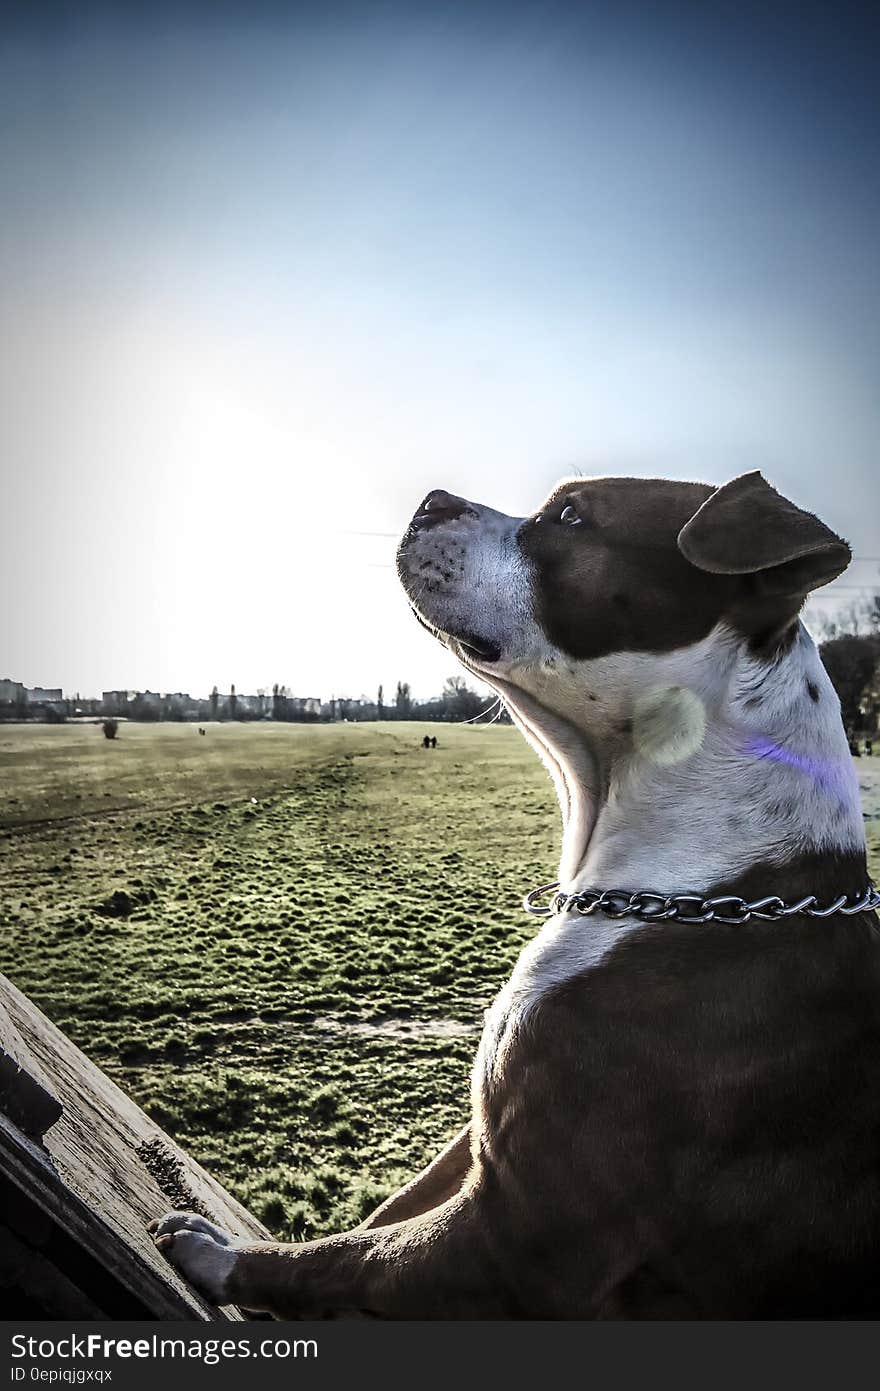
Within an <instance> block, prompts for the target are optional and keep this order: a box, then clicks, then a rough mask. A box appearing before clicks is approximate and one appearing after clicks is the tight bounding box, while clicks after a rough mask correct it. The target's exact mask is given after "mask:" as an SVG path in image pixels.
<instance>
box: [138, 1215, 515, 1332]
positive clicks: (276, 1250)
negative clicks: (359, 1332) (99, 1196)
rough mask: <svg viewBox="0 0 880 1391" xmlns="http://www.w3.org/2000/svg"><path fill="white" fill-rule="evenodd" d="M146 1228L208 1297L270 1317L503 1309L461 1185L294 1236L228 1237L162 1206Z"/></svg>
mask: <svg viewBox="0 0 880 1391" xmlns="http://www.w3.org/2000/svg"><path fill="white" fill-rule="evenodd" d="M152 1227H153V1230H154V1231H155V1234H156V1244H157V1246H159V1247H160V1249H161V1250H162V1251H163V1252H164V1254H165V1255H166V1256H167V1257H168V1259H169V1260H170V1261H171V1262H172V1264H174V1265H175V1266H177V1268H178V1269H179V1270H180V1271H181V1273H182V1274H183V1275H185V1276H186V1278H187V1279H188V1280H189V1281H190V1282H191V1283H192V1284H193V1285H195V1287H196V1288H197V1289H198V1290H200V1291H201V1293H202V1294H204V1295H205V1296H206V1298H208V1299H210V1300H212V1301H213V1302H214V1303H216V1304H238V1305H240V1306H241V1307H242V1308H244V1309H252V1310H257V1311H260V1312H266V1313H270V1314H274V1315H275V1317H276V1318H309V1317H312V1318H315V1317H321V1316H324V1315H327V1314H344V1313H355V1312H365V1313H369V1314H373V1315H375V1316H377V1317H380V1318H401V1319H406V1318H440V1319H442V1318H454V1319H462V1318H503V1317H505V1316H506V1315H507V1314H508V1313H509V1310H508V1309H507V1307H506V1304H505V1300H504V1297H503V1293H502V1291H501V1290H500V1288H499V1281H498V1269H497V1265H496V1264H495V1262H493V1260H492V1259H491V1256H490V1253H489V1251H488V1249H487V1245H486V1240H485V1229H484V1226H483V1224H481V1222H480V1220H479V1216H478V1214H477V1212H476V1210H475V1203H474V1200H473V1195H472V1194H471V1193H469V1192H463V1193H461V1194H459V1195H458V1196H457V1197H456V1198H454V1199H453V1200H452V1201H450V1202H448V1203H445V1204H443V1205H442V1206H441V1207H439V1208H435V1209H434V1210H433V1211H432V1212H430V1213H428V1214H427V1215H426V1216H425V1217H418V1218H414V1219H412V1220H411V1221H409V1222H400V1223H396V1224H395V1225H394V1226H392V1227H379V1228H376V1229H375V1230H370V1231H365V1230H364V1229H363V1228H359V1229H358V1230H356V1231H353V1232H347V1233H345V1234H344V1235H341V1236H331V1237H326V1238H325V1239H324V1240H322V1241H310V1242H304V1243H302V1244H293V1245H285V1244H283V1243H281V1242H270V1241H261V1242H245V1241H237V1240H235V1239H234V1238H231V1237H229V1236H228V1235H227V1234H226V1233H225V1232H222V1231H220V1229H218V1228H216V1227H213V1225H212V1224H211V1223H209V1222H206V1221H205V1220H204V1218H201V1217H195V1216H193V1215H192V1214H191V1213H183V1212H174V1213H170V1214H169V1215H168V1216H167V1217H164V1218H162V1220H161V1221H160V1222H156V1223H153V1224H152Z"/></svg>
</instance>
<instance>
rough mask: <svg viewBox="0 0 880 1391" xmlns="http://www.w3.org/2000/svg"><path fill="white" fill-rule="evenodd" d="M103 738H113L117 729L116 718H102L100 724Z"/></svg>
mask: <svg viewBox="0 0 880 1391" xmlns="http://www.w3.org/2000/svg"><path fill="white" fill-rule="evenodd" d="M101 729H102V730H103V732H104V738H105V739H115V738H116V735H117V732H118V730H119V725H118V723H117V722H116V720H104V721H103V722H102V724H101Z"/></svg>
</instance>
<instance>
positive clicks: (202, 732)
mask: <svg viewBox="0 0 880 1391" xmlns="http://www.w3.org/2000/svg"><path fill="white" fill-rule="evenodd" d="M204 732H205V731H204V730H203V729H202V727H201V725H199V734H204Z"/></svg>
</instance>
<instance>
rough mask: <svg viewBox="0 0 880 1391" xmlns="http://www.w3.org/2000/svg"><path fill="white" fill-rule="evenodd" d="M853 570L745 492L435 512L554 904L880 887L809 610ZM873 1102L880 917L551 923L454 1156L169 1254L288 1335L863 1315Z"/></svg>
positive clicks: (451, 594)
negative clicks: (292, 1220)
mask: <svg viewBox="0 0 880 1391" xmlns="http://www.w3.org/2000/svg"><path fill="white" fill-rule="evenodd" d="M849 559H850V552H849V548H848V547H847V545H846V543H845V542H843V541H842V540H841V539H840V538H839V537H838V536H836V535H835V534H834V533H833V532H832V531H830V530H829V529H828V527H826V526H825V525H823V523H822V522H820V521H819V520H817V518H816V517H814V516H812V515H810V514H809V513H807V512H804V511H802V510H800V509H799V508H798V507H796V506H794V504H792V503H791V502H789V501H787V500H786V499H785V498H783V497H781V496H780V495H779V494H778V493H777V492H775V491H774V490H773V489H772V488H771V487H770V486H769V485H768V484H767V483H766V482H765V481H764V480H763V479H762V478H761V477H760V475H759V474H754V473H753V474H747V475H745V476H744V477H741V478H737V479H734V480H733V482H731V483H728V484H726V485H725V486H724V487H721V488H718V489H713V488H711V487H708V486H704V485H701V484H695V483H674V482H666V481H645V480H636V479H624V478H600V479H576V480H573V481H570V482H568V483H565V484H563V485H562V486H561V487H559V488H558V489H557V490H556V491H555V492H554V493H553V494H552V496H551V497H550V498H549V499H548V501H547V502H546V503H545V504H544V506H543V507H541V508H540V509H539V511H538V512H537V513H535V515H534V516H532V517H527V518H520V517H508V516H505V515H503V514H502V513H500V512H495V511H492V510H491V509H490V508H487V507H483V506H478V505H476V504H473V503H470V502H466V501H464V500H463V499H461V498H457V497H452V496H450V495H449V494H447V493H444V492H433V493H431V494H430V495H429V496H428V497H427V498H426V499H425V501H424V503H423V504H422V506H421V508H420V509H419V511H418V512H417V513H416V515H415V517H414V519H413V521H412V523H411V525H410V527H409V529H408V531H407V532H406V535H405V536H404V538H403V541H402V543H401V546H400V551H399V558H398V566H399V571H400V577H401V580H402V582H403V585H404V588H405V589H406V591H407V594H408V596H409V599H410V600H411V602H412V605H413V607H414V609H415V611H416V613H417V615H418V616H419V618H420V619H421V620H422V622H424V623H425V624H427V625H428V627H430V628H431V629H432V631H433V632H435V633H436V635H437V637H438V638H439V639H440V640H441V641H442V642H443V643H445V644H446V645H447V647H448V648H449V649H450V650H451V651H452V652H453V653H455V655H456V656H457V657H458V658H459V659H460V660H461V662H462V663H463V664H464V666H465V667H467V668H468V669H469V670H470V671H472V672H474V673H475V674H477V675H478V676H479V677H481V678H482V679H483V680H485V681H487V682H488V683H489V684H490V685H492V686H493V687H494V688H495V689H496V690H497V691H498V692H499V693H500V695H502V696H503V698H504V701H505V703H506V705H507V708H508V709H509V710H510V712H511V715H512V717H513V719H514V720H515V721H516V723H517V725H518V726H519V728H520V729H521V730H522V732H523V734H524V735H525V736H526V738H527V739H528V740H529V742H530V743H531V744H533V745H534V747H535V748H536V749H537V751H538V753H539V754H540V755H541V757H542V758H543V759H544V760H545V762H546V763H547V765H548V767H549V769H550V772H551V774H552V775H553V777H554V779H555V782H556V785H557V788H558V791H559V797H560V802H561V805H562V813H563V822H564V834H563V846H562V859H561V865H560V871H559V878H560V881H561V884H562V888H563V889H564V890H565V891H568V892H574V891H581V890H583V889H585V888H600V889H601V888H608V889H611V888H613V889H621V890H626V891H627V892H633V891H638V890H643V889H645V890H656V891H657V892H658V893H661V894H674V893H680V892H684V891H691V892H695V893H697V894H699V895H700V896H709V895H715V894H721V893H727V894H732V895H739V896H742V897H743V898H745V899H748V900H751V899H754V898H759V897H762V896H765V895H778V896H779V897H780V898H781V899H783V900H785V901H786V902H789V901H794V902H798V901H800V900H801V899H802V898H803V897H804V896H805V895H808V894H815V895H816V897H817V898H818V900H819V901H820V903H824V902H827V901H831V900H833V899H834V898H835V897H836V896H837V895H838V894H842V893H845V894H847V895H857V894H858V893H859V892H860V891H861V890H863V889H864V888H865V886H866V884H867V882H868V881H867V868H866V861H865V840H864V833H863V824H862V815H861V811H860V806H859V796H858V786H857V782H856V779H855V776H854V773H853V765H852V761H851V758H850V755H849V751H848V747H847V741H846V738H845V736H844V731H843V728H842V724H841V719H840V711H839V704H838V700H837V697H836V695H835V693H834V690H833V688H832V686H831V683H830V681H829V679H828V677H827V675H826V673H825V670H824V668H823V666H822V663H821V661H820V660H819V657H818V655H817V653H816V650H815V648H814V646H813V643H812V642H811V640H810V638H809V636H808V635H807V632H806V630H805V629H804V628H803V626H802V625H801V624H800V622H799V619H798V614H799V611H800V609H801V606H802V604H803V601H804V598H805V596H806V595H807V594H808V593H809V591H810V590H812V589H814V588H816V587H817V586H819V585H822V584H825V583H827V582H828V581H829V580H831V579H833V578H834V576H836V575H837V574H839V573H840V572H841V571H842V570H843V569H844V568H845V567H846V565H847V564H848V562H849ZM878 1078H880V936H878V928H877V921H876V918H875V916H874V914H873V913H868V912H863V913H859V914H857V915H854V916H849V917H846V916H842V915H840V914H837V915H835V916H831V917H827V918H825V919H824V920H819V919H815V918H812V917H809V916H807V915H805V914H804V913H799V914H795V915H792V916H789V917H787V918H785V919H784V920H782V921H778V922H766V921H761V920H756V919H754V918H752V919H751V920H750V921H748V922H743V923H740V924H738V925H736V924H719V923H717V922H702V923H696V922H678V921H656V922H650V923H646V922H644V921H641V920H640V919H638V918H637V917H633V916H625V917H621V918H612V917H609V916H602V915H600V914H596V915H593V916H591V917H588V918H585V917H583V916H581V915H580V914H579V913H577V912H558V913H557V914H556V915H554V916H552V917H550V918H549V919H548V920H547V922H546V924H545V925H544V927H543V928H542V930H541V931H540V932H539V933H538V935H537V936H536V937H535V938H534V940H533V941H532V942H531V943H530V945H529V946H528V947H527V948H526V949H525V951H524V952H523V953H522V956H521V957H520V959H519V962H518V963H517V966H516V968H515V970H514V973H513V976H512V977H511V979H510V981H509V982H508V983H507V985H506V986H505V987H504V989H503V990H502V991H501V993H500V995H499V996H498V998H497V1000H496V1001H495V1003H494V1004H493V1006H492V1008H491V1009H490V1010H489V1012H488V1015H487V1018H486V1025H485V1029H484V1032H483V1036H482V1040H481V1043H480V1046H479V1051H478V1053H477V1057H476V1062H475V1065H474V1071H473V1088H472V1119H471V1123H470V1126H469V1127H468V1130H467V1131H465V1132H463V1133H462V1135H460V1136H459V1137H457V1138H456V1140H454V1141H453V1142H452V1143H451V1144H450V1146H449V1147H448V1149H447V1150H446V1151H445V1152H444V1154H443V1155H441V1156H440V1158H439V1159H438V1160H437V1161H435V1163H434V1164H433V1165H431V1166H430V1168H429V1169H428V1170H427V1171H426V1172H425V1174H423V1175H422V1176H421V1177H420V1178H419V1179H417V1180H415V1181H414V1182H413V1183H412V1184H411V1185H409V1186H408V1188H407V1189H404V1190H403V1191H402V1192H401V1193H400V1194H398V1195H396V1196H395V1197H394V1198H392V1199H390V1200H389V1202H388V1203H386V1204H385V1205H384V1207H383V1208H381V1209H380V1210H379V1212H378V1213H376V1214H374V1216H373V1218H372V1219H371V1220H370V1221H368V1222H367V1223H365V1224H364V1226H363V1227H361V1228H359V1229H358V1230H356V1231H353V1232H348V1233H346V1234H344V1235H341V1236H335V1237H330V1238H328V1239H326V1240H323V1241H316V1242H310V1243H308V1244H305V1245H291V1246H287V1245H281V1244H275V1243H256V1244H254V1243H241V1242H237V1241H234V1240H232V1239H231V1238H229V1237H228V1236H226V1235H225V1234H224V1233H222V1232H220V1231H218V1230H217V1229H216V1228H214V1227H212V1226H211V1224H209V1223H207V1222H205V1221H204V1220H203V1219H201V1218H199V1217H194V1216H190V1215H187V1214H183V1213H173V1214H171V1215H170V1216H168V1217H166V1218H164V1219H163V1220H162V1221H161V1223H159V1224H157V1237H156V1239H157V1241H158V1243H159V1245H160V1246H161V1247H162V1249H163V1250H165V1252H166V1254H167V1255H168V1256H169V1257H170V1259H171V1260H172V1261H173V1262H174V1264H175V1265H177V1266H178V1267H179V1268H180V1269H181V1270H182V1271H183V1272H184V1273H185V1274H186V1275H187V1276H188V1277H189V1278H190V1279H191V1280H192V1281H193V1282H194V1283H195V1284H196V1285H197V1286H198V1287H199V1288H200V1289H201V1290H202V1291H203V1292H204V1293H205V1294H206V1295H208V1296H209V1297H210V1298H211V1299H213V1300H216V1301H218V1302H234V1303H238V1304H240V1305H243V1306H244V1307H246V1308H249V1309H257V1310H268V1311H271V1312H272V1313H274V1314H276V1315H278V1316H281V1317H285V1316H287V1317H294V1316H295V1317H307V1316H310V1315H322V1314H327V1313H330V1312H337V1313H339V1312H344V1311H347V1310H350V1311H355V1310H358V1311H367V1312H369V1313H372V1314H374V1315H378V1316H382V1317H386V1318H452V1319H461V1318H507V1317H511V1318H523V1317H526V1318H528V1317H534V1318H551V1319H552V1318H575V1319H599V1318H657V1317H685V1318H694V1317H699V1318H712V1317H715V1318H719V1317H720V1318H767V1317H771V1318H780V1317H806V1318H809V1317H847V1316H850V1317H858V1316H868V1315H876V1314H877V1313H878V1312H880V1085H878Z"/></svg>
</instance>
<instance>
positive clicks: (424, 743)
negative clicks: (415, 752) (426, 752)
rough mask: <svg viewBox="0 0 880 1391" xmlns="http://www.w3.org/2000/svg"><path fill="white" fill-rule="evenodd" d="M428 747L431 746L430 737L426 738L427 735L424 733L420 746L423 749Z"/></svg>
mask: <svg viewBox="0 0 880 1391" xmlns="http://www.w3.org/2000/svg"><path fill="white" fill-rule="evenodd" d="M430 747H431V741H430V739H429V738H428V736H427V734H426V735H425V737H424V739H423V740H422V748H423V749H429V748H430Z"/></svg>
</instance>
